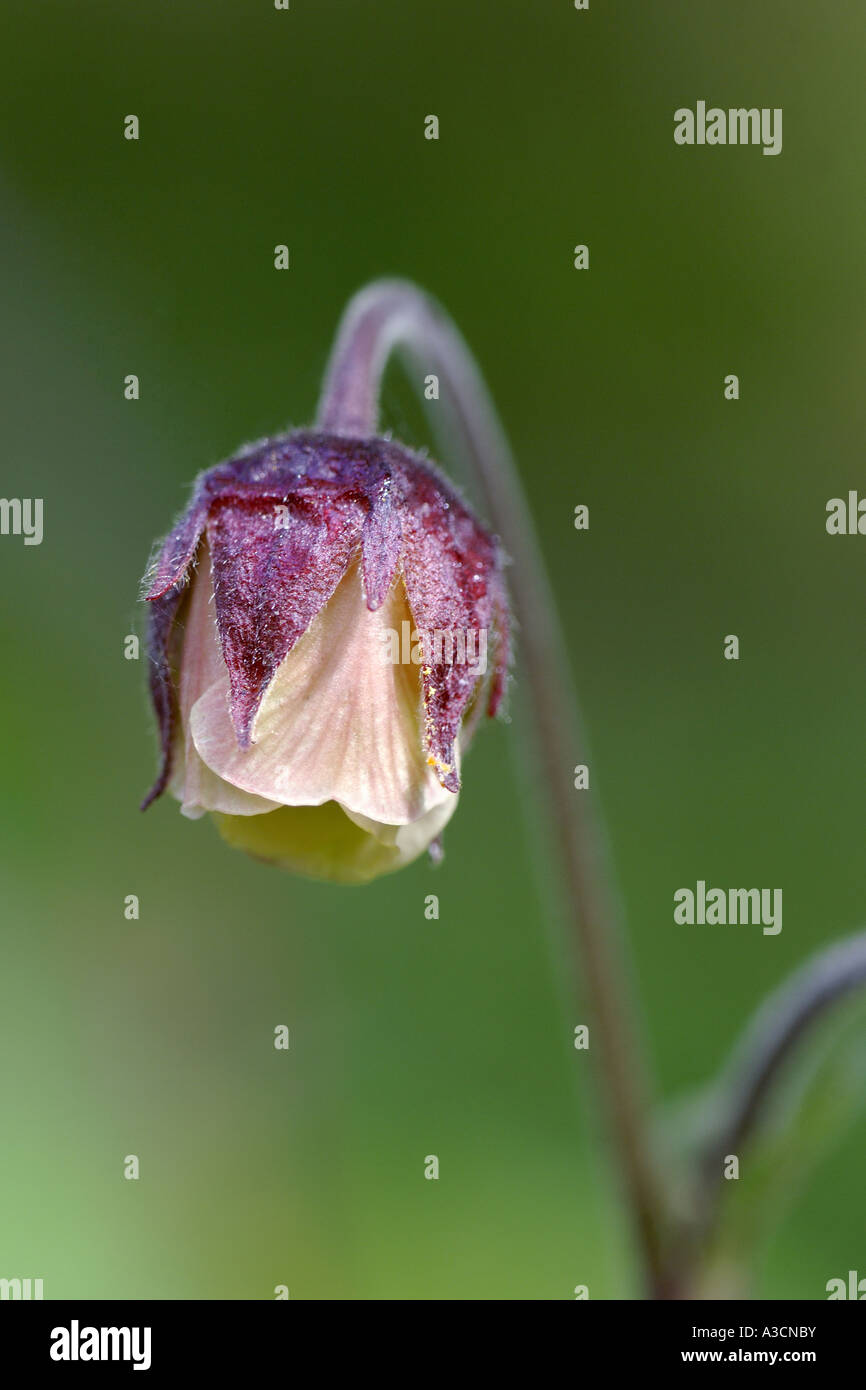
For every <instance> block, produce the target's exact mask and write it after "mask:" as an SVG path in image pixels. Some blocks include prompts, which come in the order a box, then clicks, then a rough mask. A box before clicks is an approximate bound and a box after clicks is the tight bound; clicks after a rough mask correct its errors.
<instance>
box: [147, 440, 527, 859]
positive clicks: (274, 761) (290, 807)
mask: <svg viewBox="0 0 866 1390" xmlns="http://www.w3.org/2000/svg"><path fill="white" fill-rule="evenodd" d="M502 571H503V561H502V554H501V550H500V548H499V545H498V543H497V541H496V540H495V538H494V537H492V536H490V535H489V534H488V533H487V532H486V531H485V530H484V529H483V527H482V526H481V525H480V523H479V522H478V521H477V520H476V519H475V517H474V516H473V515H472V513H471V512H470V511H469V510H468V508H467V507H466V506H465V504H464V503H463V502H462V501H461V500H460V499H459V498H458V497H457V495H456V494H455V492H454V491H453V489H452V488H450V487H449V485H448V484H447V483H446V482H445V481H444V479H443V478H442V477H441V476H440V474H439V473H438V471H436V470H435V469H434V468H433V467H432V466H431V465H430V464H429V463H427V462H425V461H423V460H421V459H420V458H418V457H417V456H415V455H413V454H412V453H410V452H409V451H408V450H407V449H405V448H403V447H401V446H398V445H397V444H395V443H393V442H391V441H389V440H385V439H378V438H374V439H363V440H355V439H349V438H345V437H343V436H342V435H328V434H317V433H307V432H299V433H295V434H290V435H285V436H281V437H279V438H275V439H270V440H265V441H263V442H262V443H259V444H256V445H254V446H252V447H251V448H249V449H247V450H244V451H243V452H242V453H241V454H239V455H238V456H237V457H236V458H233V459H230V460H229V461H228V462H226V463H222V464H219V465H217V466H216V467H215V468H212V469H210V470H209V471H207V472H205V473H203V474H201V475H200V477H199V478H198V480H197V482H196V484H195V488H194V491H193V497H192V500H191V502H190V504H189V506H188V508H187V510H186V511H185V513H184V514H183V516H182V517H181V518H180V520H179V521H178V523H177V524H176V526H175V527H174V529H173V530H172V531H171V532H170V534H169V535H168V537H167V538H166V540H165V541H164V543H163V545H162V547H161V549H160V551H159V553H158V555H157V557H156V560H155V562H154V564H153V565H152V566H151V569H150V571H149V573H148V575H147V577H146V580H145V584H146V594H145V597H146V598H147V600H148V602H149V604H150V606H151V612H150V632H149V648H150V663H151V664H150V689H151V695H152V698H153V704H154V708H155V711H156V716H157V722H158V726H159V734H160V741H161V749H162V759H161V767H160V771H159V775H158V777H157V780H156V782H155V784H154V786H153V788H152V790H151V791H150V792H149V794H148V796H147V797H146V799H145V801H144V803H143V806H144V807H146V806H148V805H150V803H151V802H152V801H154V800H155V798H156V797H157V796H159V795H160V794H161V792H163V791H164V790H165V789H166V787H170V789H171V791H172V792H173V794H174V795H175V796H176V797H177V798H178V799H179V800H180V802H181V810H182V812H183V813H184V815H187V816H190V817H198V816H201V815H203V814H204V813H205V812H212V813H213V814H214V815H215V817H216V821H217V825H218V827H219V830H220V832H221V834H222V835H223V837H224V839H225V840H227V841H228V843H229V844H231V845H234V846H237V847H239V848H241V849H244V850H246V851H248V852H249V853H250V854H253V855H255V856H257V857H260V858H263V859H266V860H270V861H273V862H276V863H279V864H281V865H283V866H284V867H287V868H290V869H293V870H295V871H297V872H300V873H306V874H309V875H310V876H312V877H315V878H327V879H334V880H336V881H339V882H346V883H360V882H366V881H367V880H369V879H372V878H375V877H377V876H378V875H379V874H382V873H387V872H389V871H391V870H393V869H397V868H400V867H401V866H402V865H403V864H408V863H410V862H411V861H412V860H413V859H415V858H417V857H418V855H419V854H421V853H422V852H423V851H424V850H425V849H428V848H429V849H430V850H431V852H432V853H434V854H435V853H436V852H437V849H438V847H439V843H440V836H441V832H442V830H443V828H444V826H445V824H446V823H447V821H448V820H450V818H451V816H452V814H453V812H454V810H455V808H456V805H457V794H458V791H459V788H460V759H461V754H462V752H463V751H465V748H466V746H467V744H468V741H469V737H470V735H471V732H472V731H473V729H474V726H475V724H476V723H477V720H478V719H479V718H480V716H481V715H482V714H483V712H484V709H485V707H486V709H487V712H488V713H489V714H491V715H493V714H495V713H496V710H497V709H498V707H499V705H500V702H501V699H502V695H503V690H504V684H505V675H506V669H507V664H508V605H507V599H506V594H505V585H504V581H503V572H502ZM410 631H411V634H412V638H413V639H414V640H413V641H412V647H411V652H412V654H411V657H410V658H409V659H408V660H407V658H406V645H407V644H406V642H405V641H401V640H400V637H401V636H405V634H407V633H408V632H410ZM455 634H456V637H455ZM395 635H396V636H397V640H396V641H395ZM461 638H462V639H463V640H462V641H461ZM488 638H489V639H490V642H491V644H492V649H493V661H492V664H491V665H490V667H489V669H487V663H486V660H484V661H482V660H481V659H480V656H481V654H482V652H483V654H484V656H485V658H486V653H487V649H488ZM443 639H447V640H443Z"/></svg>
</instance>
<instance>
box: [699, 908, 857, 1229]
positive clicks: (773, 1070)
mask: <svg viewBox="0 0 866 1390" xmlns="http://www.w3.org/2000/svg"><path fill="white" fill-rule="evenodd" d="M863 984H866V931H861V932H857V933H856V935H854V936H849V937H847V938H845V939H844V940H843V941H839V942H836V943H835V944H834V945H832V946H830V947H828V948H827V949H826V950H824V951H821V952H820V953H819V954H818V955H816V956H813V957H812V959H811V960H808V961H807V962H806V964H805V965H803V966H802V967H801V968H800V969H799V970H798V971H797V972H796V973H795V974H794V975H793V976H792V977H791V979H790V980H787V981H786V982H785V983H784V984H783V985H782V986H781V987H780V988H779V989H777V990H776V991H775V992H774V993H773V994H771V995H770V997H769V999H767V1000H765V1002H764V1003H763V1004H762V1005H761V1006H760V1008H759V1009H758V1011H757V1013H756V1014H755V1015H754V1017H753V1018H752V1020H751V1022H750V1023H749V1024H748V1025H747V1027H746V1029H745V1032H744V1034H743V1037H742V1039H741V1041H740V1042H739V1044H738V1045H737V1047H736V1049H735V1051H734V1054H733V1056H732V1058H731V1060H730V1062H729V1063H728V1066H727V1068H726V1078H727V1079H723V1080H722V1083H721V1084H722V1088H723V1091H724V1092H725V1093H726V1094H727V1100H726V1104H725V1112H724V1114H723V1119H722V1121H721V1123H720V1125H719V1127H718V1130H717V1132H716V1134H715V1136H714V1138H713V1141H712V1144H711V1145H710V1146H709V1147H708V1149H707V1151H706V1153H705V1155H704V1159H703V1162H702V1170H703V1175H704V1195H703V1202H702V1206H703V1212H702V1223H703V1226H704V1229H705V1230H706V1231H707V1232H708V1231H709V1230H710V1229H711V1228H712V1225H713V1223H714V1220H715V1215H716V1209H717V1206H718V1199H719V1195H720V1193H721V1191H722V1187H723V1182H722V1160H723V1158H724V1156H725V1155H726V1154H730V1153H737V1152H739V1151H740V1149H741V1148H742V1145H743V1144H744V1143H745V1142H746V1141H747V1140H748V1139H749V1137H750V1135H751V1133H752V1131H753V1130H754V1129H755V1127H756V1124H757V1122H758V1120H759V1117H760V1115H761V1111H762V1109H763V1107H764V1106H765V1104H766V1101H767V1098H768V1096H769V1094H770V1092H771V1090H772V1088H773V1086H774V1085H775V1084H776V1082H777V1081H778V1080H779V1078H780V1075H781V1073H782V1071H783V1069H784V1068H785V1066H786V1065H787V1063H788V1062H789V1061H790V1059H791V1056H792V1054H793V1053H794V1051H795V1050H796V1048H797V1047H798V1045H799V1044H800V1042H801V1041H802V1039H803V1037H804V1035H805V1034H806V1033H807V1032H808V1030H809V1029H810V1028H811V1027H812V1026H813V1025H814V1024H815V1023H816V1022H817V1020H818V1019H819V1018H821V1017H822V1016H823V1015H824V1014H825V1013H826V1012H827V1011H828V1010H829V1009H830V1008H831V1007H832V1006H833V1005H834V1004H837V1003H838V1002H839V1001H840V1000H841V999H843V998H844V997H845V996H846V995H848V994H850V993H852V992H853V991H854V990H855V989H857V988H858V987H859V986H860V985H863Z"/></svg>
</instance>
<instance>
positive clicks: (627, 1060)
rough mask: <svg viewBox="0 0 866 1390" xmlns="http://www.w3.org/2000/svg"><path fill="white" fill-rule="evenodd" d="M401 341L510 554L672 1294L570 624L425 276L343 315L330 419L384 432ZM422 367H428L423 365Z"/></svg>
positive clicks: (556, 786)
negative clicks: (566, 636)
mask: <svg viewBox="0 0 866 1390" xmlns="http://www.w3.org/2000/svg"><path fill="white" fill-rule="evenodd" d="M398 348H399V349H400V350H401V351H402V352H403V353H404V354H406V355H407V356H408V358H409V359H410V364H411V365H413V366H414V368H415V375H416V380H423V378H424V376H426V375H427V374H429V373H435V374H436V375H438V377H439V379H440V390H441V395H442V403H443V404H444V405H446V407H447V408H448V409H449V411H450V414H451V416H452V419H453V421H454V423H455V424H456V427H457V430H458V432H459V437H460V440H461V442H462V445H463V447H464V449H465V450H466V453H467V455H468V458H469V460H470V462H471V464H472V466H473V469H474V472H475V475H476V477H477V479H478V482H479V484H480V487H481V489H482V491H483V495H484V500H485V505H486V508H487V511H488V513H489V518H490V520H491V522H492V523H493V526H494V527H495V529H496V530H497V531H498V533H499V535H500V537H501V539H502V541H503V544H504V546H505V549H506V551H507V552H508V554H509V555H510V557H511V560H512V568H511V574H510V588H511V592H512V599H513V604H514V609H515V616H516V619H517V628H518V632H519V634H520V642H521V661H520V667H521V669H522V670H523V671H525V672H526V677H527V681H528V685H529V694H530V697H531V701H532V706H533V709H534V713H535V723H536V728H537V735H538V757H539V763H540V771H541V774H542V781H543V785H544V788H545V791H546V794H547V797H548V799H549V802H550V814H551V826H552V831H553V834H554V836H555V838H556V841H557V844H558V849H559V853H560V858H561V861H562V867H563V870H564V876H565V885H566V894H565V907H566V911H567V912H568V914H569V917H570V919H571V922H572V926H573V931H572V932H571V934H570V935H571V939H572V941H573V942H574V945H575V947H576V951H577V956H578V964H579V968H580V970H581V972H582V975H583V979H584V981H585V987H586V997H587V1006H588V1008H589V1010H590V1021H591V1025H592V1038H593V1046H592V1053H593V1054H597V1055H598V1057H599V1060H600V1075H601V1080H602V1082H603V1084H602V1086H601V1088H600V1089H601V1093H602V1096H603V1100H604V1103H605V1104H606V1108H607V1116H608V1122H609V1128H610V1131H611V1134H612V1137H613V1140H614V1143H615V1146H616V1151H617V1153H618V1156H619V1162H620V1167H621V1172H622V1176H623V1179H624V1184H625V1188H626V1191H627V1194H628V1196H629V1199H630V1205H631V1209H632V1212H633V1215H634V1223H635V1229H636V1234H637V1238H638V1241H639V1245H640V1248H641V1251H642V1254H643V1260H644V1267H645V1272H646V1277H647V1286H648V1291H649V1292H650V1294H651V1295H653V1296H656V1297H663V1296H665V1293H666V1290H667V1277H666V1271H665V1265H664V1254H663V1245H662V1228H663V1207H662V1194H661V1188H660V1185H659V1181H658V1175H657V1173H656V1171H655V1166H654V1163H653V1160H652V1155H651V1149H650V1141H649V1129H648V1124H647V1115H648V1085H647V1079H646V1076H645V1074H644V1066H643V1060H642V1059H643V1057H644V1055H645V1052H644V1049H643V1048H642V1046H641V1045H640V1040H639V1035H638V1029H637V1024H636V1019H635V1013H634V1007H633V996H632V991H631V989H630V987H629V982H628V979H627V971H626V969H625V963H624V960H623V954H622V949H621V940H620V934H619V924H618V920H617V916H618V914H617V911H616V906H615V903H614V901H613V894H612V892H611V890H610V888H609V884H610V881H611V878H610V874H609V871H608V866H607V862H606V855H605V852H604V845H603V840H602V836H601V834H600V830H599V827H598V824H597V822H596V820H595V818H594V817H593V815H592V811H591V806H590V799H589V798H590V793H589V792H588V791H580V792H577V791H575V789H574V785H573V771H572V769H573V768H574V766H575V765H576V764H577V763H580V762H581V761H582V758H581V750H582V749H583V747H584V743H583V738H582V733H581V727H580V722H579V719H578V716H577V702H576V699H575V695H574V691H573V689H572V681H571V675H570V671H569V668H568V663H567V661H566V658H565V649H564V642H563V636H562V631H561V628H560V625H559V621H558V618H557V614H556V609H555V605H554V602H553V597H552V594H551V591H550V587H549V584H548V580H547V575H546V572H545V567H544V563H543V561H542V558H541V553H540V550H539V547H538V543H537V541H536V538H535V535H534V532H533V528H532V523H531V521H530V517H529V511H528V509H527V506H526V502H525V499H524V496H523V492H522V488H521V485H520V481H519V478H518V475H517V470H516V468H515V465H514V462H513V459H512V457H511V452H510V449H509V447H508V443H507V441H506V438H505V435H504V433H503V431H502V428H501V426H500V424H499V420H498V418H497V415H496V411H495V409H494V407H493V404H492V402H491V400H490V397H489V395H488V393H487V390H486V387H485V385H484V382H483V380H482V377H481V374H480V372H479V371H478V368H477V366H476V364H475V361H474V359H473V357H472V355H471V353H470V352H469V349H468V348H467V346H466V344H465V343H464V341H463V339H462V337H461V336H460V334H459V333H458V331H457V329H456V328H455V327H454V325H453V324H452V322H451V321H450V319H449V318H448V317H447V316H446V315H445V314H444V312H443V311H442V310H441V309H440V308H439V307H438V305H436V304H435V303H434V302H433V301H432V300H430V299H429V298H428V297H427V296H426V295H424V294H422V293H421V292H420V291H419V290H418V289H416V288H415V287H414V286H413V285H411V284H408V283H404V282H401V281H379V282H376V283H374V284H372V285H370V286H368V287H367V288H366V289H364V290H362V291H361V292H360V293H359V294H357V295H356V296H355V297H354V299H352V301H351V302H350V304H349V306H348V308H347V309H346V312H345V314H344V317H343V321H342V324H341V326H340V330H339V333H338V336H337V341H336V344H335V347H334V350H333V353H332V356H331V361H330V364H329V367H328V371H327V374H326V379H325V385H324V389H323V392H322V397H321V402H320V406H319V414H318V421H317V423H318V427H319V428H320V429H321V430H322V431H323V432H327V433H333V434H341V435H348V436H355V437H358V438H367V437H370V436H371V435H374V434H375V433H376V432H377V425H378V418H379V393H380V388H381V382H382V376H383V373H384V370H385V366H386V363H387V361H388V358H389V356H390V355H391V353H392V352H393V351H394V350H395V349H398ZM419 374H420V375H419Z"/></svg>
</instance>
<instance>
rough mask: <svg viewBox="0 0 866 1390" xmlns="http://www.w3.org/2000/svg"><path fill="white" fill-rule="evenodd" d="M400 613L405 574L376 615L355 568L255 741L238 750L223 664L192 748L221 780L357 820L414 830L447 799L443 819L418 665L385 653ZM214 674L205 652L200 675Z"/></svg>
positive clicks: (276, 686) (282, 684) (289, 661)
mask: <svg viewBox="0 0 866 1390" xmlns="http://www.w3.org/2000/svg"><path fill="white" fill-rule="evenodd" d="M404 622H406V623H408V624H409V629H410V631H411V627H412V618H411V613H410V610H409V606H408V602H407V600H406V595H405V590H404V588H403V584H402V580H401V579H398V580H397V581H396V582H395V584H394V585H393V586H392V588H391V591H390V593H389V594H388V597H387V598H386V600H385V602H384V604H383V605H382V607H381V608H380V609H379V610H377V612H375V613H371V612H370V611H369V610H368V608H367V606H366V604H365V602H364V597H363V592H362V587H361V577H360V572H359V568H358V566H357V565H355V566H353V567H352V568H351V569H350V570H349V572H348V573H347V574H346V576H345V578H344V579H343V580H342V582H341V583H340V585H339V586H338V588H337V590H336V592H335V593H334V595H333V597H332V598H331V599H330V600H329V602H328V603H327V604H326V605H325V607H324V609H323V610H322V612H321V613H319V614H318V616H317V617H316V618H315V619H314V620H313V622H312V623H311V625H310V627H309V629H308V630H307V632H306V633H305V634H304V635H303V637H301V638H300V639H299V641H298V642H297V643H296V645H295V647H294V648H293V650H292V651H291V652H290V653H289V654H288V656H287V657H286V658H285V660H284V661H283V662H282V664H281V665H280V667H279V669H278V671H277V673H276V675H275V677H274V679H273V681H272V682H271V685H270V687H269V689H268V691H267V693H266V695H265V698H264V700H263V702H262V706H261V709H260V711H259V714H258V716H257V718H256V721H255V725H254V728H253V737H254V739H255V742H254V744H253V746H252V747H251V748H248V749H245V750H243V749H240V748H239V747H238V744H237V739H236V736H235V731H234V729H233V727H232V724H231V720H230V718H229V712H228V677H227V674H225V669H224V668H223V674H222V675H221V677H220V679H219V680H217V681H214V682H213V683H212V684H211V685H210V687H209V688H208V689H206V690H205V691H204V693H201V694H199V696H198V698H197V699H196V700H195V703H194V704H193V706H192V709H191V711H190V714H189V729H190V731H191V734H192V739H193V742H194V745H195V749H196V751H197V752H198V754H199V755H200V757H201V758H202V760H203V761H204V762H205V763H206V765H207V766H208V767H209V768H211V769H212V770H213V772H215V773H216V774H217V775H218V776H219V777H220V778H222V779H223V780H224V781H226V782H230V783H232V784H233V786H235V787H237V788H239V789H240V790H242V791H244V792H249V793H251V794H253V795H255V796H257V797H260V798H265V799H266V800H268V801H269V802H278V803H281V804H282V805H284V806H291V807H297V806H321V805H323V804H324V803H325V802H329V801H336V802H338V803H339V805H340V806H341V807H343V808H344V810H345V812H346V814H347V815H348V816H349V817H350V818H352V819H353V820H355V821H356V823H359V821H358V819H357V818H363V820H366V821H369V822H376V823H378V824H379V825H380V826H381V827H397V826H402V827H409V826H411V825H412V824H413V823H416V822H418V821H420V820H421V819H422V817H426V816H427V815H428V813H430V812H432V811H433V810H434V809H437V808H442V812H443V823H444V821H445V820H447V819H448V817H449V816H450V814H451V813H452V812H453V809H454V805H455V804H456V800H457V798H456V796H455V795H454V793H452V792H449V791H446V790H445V789H444V788H443V787H442V786H441V785H440V783H439V782H438V780H437V778H436V777H435V776H434V774H433V772H432V771H431V769H430V768H429V767H428V766H427V764H426V761H425V758H424V754H423V752H422V746H421V729H420V718H421V714H420V704H421V702H420V677H419V669H418V666H417V665H415V664H412V663H407V664H400V663H396V664H395V663H392V662H391V661H389V660H387V659H386V656H387V648H386V636H387V633H388V632H395V633H397V634H398V635H399V634H401V632H402V626H401V625H402V624H403V623H404ZM211 673H212V672H209V671H207V670H206V669H205V665H204V662H203V661H202V665H201V668H200V674H203V675H207V674H211ZM192 688H193V687H192V684H191V686H190V689H192ZM361 828H366V826H365V825H363V824H362V825H361ZM436 833H438V832H437V831H434V832H433V834H432V835H429V836H428V839H427V843H429V840H430V839H432V838H433V835H435V834H436ZM408 838H409V839H410V840H411V839H412V837H411V836H409V837H408ZM392 847H393V848H394V849H395V850H396V849H397V845H396V842H395V844H394V846H392ZM398 852H399V851H398Z"/></svg>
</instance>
